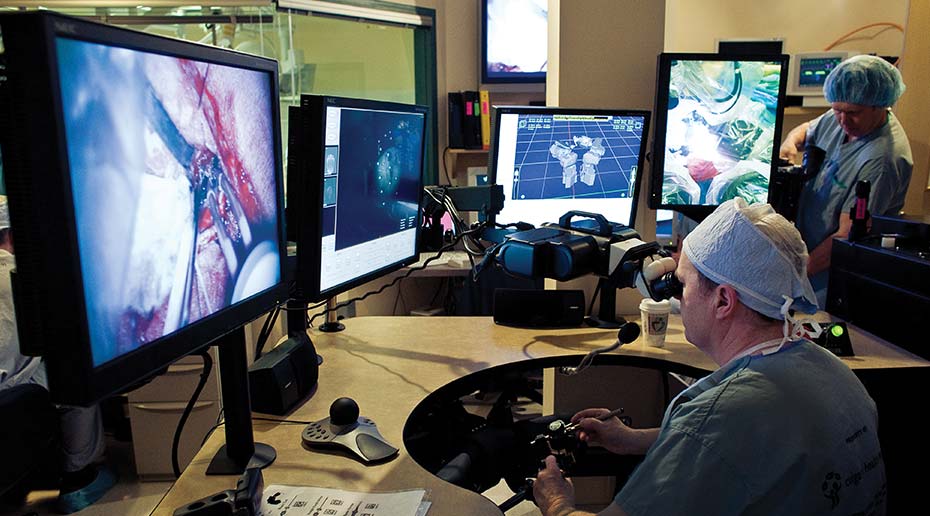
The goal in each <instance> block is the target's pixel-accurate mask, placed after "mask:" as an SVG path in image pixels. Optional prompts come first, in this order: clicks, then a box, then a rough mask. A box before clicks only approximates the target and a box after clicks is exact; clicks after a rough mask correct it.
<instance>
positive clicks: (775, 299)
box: [533, 198, 887, 516]
mask: <svg viewBox="0 0 930 516" xmlns="http://www.w3.org/2000/svg"><path fill="white" fill-rule="evenodd" d="M807 259H808V256H807V249H806V247H805V244H804V242H803V241H802V240H801V236H800V235H799V234H798V231H797V229H795V227H794V226H793V225H792V224H791V223H790V222H788V221H787V220H786V219H785V218H784V217H782V216H781V215H778V214H777V213H775V212H774V210H773V209H772V207H771V206H769V205H768V204H761V205H759V204H757V205H753V206H747V205H746V202H745V201H744V200H743V199H739V198H737V199H734V200H731V201H727V202H725V203H723V204H722V205H720V207H719V208H717V210H716V211H714V213H712V214H711V215H710V216H709V217H708V218H707V219H705V220H704V221H703V222H702V223H701V224H699V225H698V226H697V228H695V230H694V231H692V232H691V233H690V234H689V235H688V236H687V237H686V238H685V240H684V242H683V243H682V254H681V258H680V260H679V262H678V268H677V270H676V271H675V274H676V276H677V277H678V279H679V280H680V281H681V282H682V284H683V286H684V289H683V291H682V295H681V320H682V323H683V324H684V327H685V337H686V338H687V339H688V341H689V342H691V343H693V344H694V345H695V346H697V347H698V348H699V349H700V350H701V351H703V352H704V353H706V354H707V355H708V356H709V357H710V358H712V359H713V360H714V362H716V363H717V364H720V368H719V369H717V370H716V371H714V372H713V373H712V374H710V375H709V376H707V377H705V378H703V379H701V380H699V381H698V382H696V383H694V384H692V385H691V386H690V387H689V388H687V389H686V390H685V391H683V392H682V393H681V394H680V395H679V396H678V397H676V398H675V399H674V400H673V401H672V403H671V405H670V406H669V408H668V409H667V410H666V412H665V417H664V418H663V420H662V425H661V426H660V427H659V428H643V429H640V428H632V427H629V426H626V425H624V424H623V423H622V422H621V421H620V420H619V419H617V418H616V417H612V418H609V419H606V420H604V421H601V420H599V419H598V418H599V417H602V416H604V415H605V414H606V413H607V409H587V410H583V411H581V412H579V413H578V414H575V416H574V417H573V418H572V421H573V422H577V423H578V425H579V427H580V429H581V431H580V432H579V434H578V436H579V437H580V438H581V439H582V440H583V441H587V442H588V443H589V444H593V445H599V446H603V447H604V448H606V449H607V450H609V451H611V452H614V453H617V454H636V455H639V454H645V458H644V459H643V462H642V463H641V464H640V465H639V466H638V467H637V469H636V470H635V471H634V472H633V474H632V475H631V476H630V478H629V480H628V481H627V482H626V484H625V485H624V486H623V489H622V490H621V491H620V492H619V493H618V494H617V496H616V497H615V498H614V501H613V503H611V504H610V505H609V506H608V507H607V508H606V509H604V510H603V511H602V512H600V513H599V514H602V515H609V516H618V515H625V514H629V515H647V514H653V515H661V516H668V515H674V514H713V515H715V516H723V515H756V514H757V515H766V516H771V515H785V516H787V515H791V516H795V515H799V514H874V515H883V514H885V505H886V503H885V499H886V493H887V488H886V476H885V467H884V462H883V460H882V453H881V448H880V445H879V441H878V415H877V412H876V407H875V402H874V401H873V400H872V399H871V398H870V397H869V395H868V393H867V392H866V390H865V387H863V386H862V383H860V382H859V380H858V379H857V378H856V376H855V375H854V374H853V372H852V371H851V370H850V369H849V367H847V366H846V364H844V363H843V362H842V361H840V359H838V358H837V357H835V356H834V355H833V354H831V353H830V352H829V351H827V350H825V349H823V348H821V347H820V346H818V345H816V344H814V343H813V342H811V341H809V340H807V339H806V330H805V329H804V328H803V327H802V321H799V320H797V319H795V317H794V315H793V314H792V310H796V311H800V312H805V313H814V312H815V311H816V308H817V307H816V305H815V299H814V293H813V290H812V289H811V286H810V282H809V281H808V279H807V270H806V269H807ZM533 494H534V497H535V500H536V503H537V504H538V505H539V508H540V510H541V511H542V513H543V514H544V515H546V516H551V515H558V516H566V515H581V514H588V513H585V512H583V511H578V510H577V509H575V507H574V505H575V502H574V489H573V487H572V484H571V481H570V480H568V479H566V478H565V477H564V476H563V475H562V472H561V471H559V468H558V466H557V464H556V461H555V457H552V456H550V457H547V458H546V467H545V469H543V470H541V471H540V472H539V474H538V476H537V478H536V483H535V484H534V486H533Z"/></svg>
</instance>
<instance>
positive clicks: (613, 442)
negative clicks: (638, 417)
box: [572, 408, 659, 455]
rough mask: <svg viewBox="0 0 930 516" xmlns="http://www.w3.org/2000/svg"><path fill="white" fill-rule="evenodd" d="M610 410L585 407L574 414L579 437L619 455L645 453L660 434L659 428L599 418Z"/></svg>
mask: <svg viewBox="0 0 930 516" xmlns="http://www.w3.org/2000/svg"><path fill="white" fill-rule="evenodd" d="M608 412H610V411H609V410H607V409H605V408H591V409H585V410H582V411H581V412H578V413H577V414H575V415H574V416H572V423H578V438H579V439H581V440H582V441H584V442H586V443H588V444H590V445H593V446H601V447H603V448H605V449H606V450H607V451H610V452H612V453H616V454H619V455H643V454H645V453H646V450H648V449H649V447H650V446H652V443H653V442H655V440H656V437H657V436H658V434H659V431H658V429H657V428H650V429H643V430H640V429H635V428H630V427H628V426H626V425H624V424H623V423H622V422H621V421H620V419H619V418H617V417H616V416H615V417H611V418H608V419H607V420H605V421H601V420H600V419H599V418H601V417H603V416H604V415H605V414H607V413H608Z"/></svg>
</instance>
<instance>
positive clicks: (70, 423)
mask: <svg viewBox="0 0 930 516" xmlns="http://www.w3.org/2000/svg"><path fill="white" fill-rule="evenodd" d="M15 267H16V260H15V258H14V256H13V236H12V234H11V233H10V212H9V209H8V207H7V201H6V197H5V196H0V389H9V388H11V387H15V386H17V385H23V384H30V383H33V384H38V385H41V386H42V387H45V388H46V389H47V388H48V381H47V379H46V376H45V364H44V363H43V362H42V359H41V358H40V357H27V356H23V355H21V354H20V353H19V337H18V334H17V332H16V317H15V315H14V311H13V291H12V289H11V285H10V270H12V269H14V268H15ZM58 414H59V421H60V441H61V448H62V449H61V469H62V479H61V486H60V493H59V495H58V500H57V507H56V508H57V509H58V511H59V512H62V513H64V514H70V513H72V512H76V511H79V510H81V509H83V508H85V507H87V506H88V505H90V504H92V503H94V502H96V501H97V500H99V499H100V497H102V496H103V495H104V493H106V492H107V491H108V490H109V489H110V488H111V487H113V485H114V484H115V483H116V477H115V475H114V474H113V472H112V471H110V470H109V469H108V468H106V467H105V466H101V465H97V461H98V460H100V458H101V456H102V455H103V451H104V440H103V420H102V419H101V415H100V409H99V407H98V406H97V405H94V406H92V407H64V406H62V407H58ZM3 424H6V423H5V422H4V423H3Z"/></svg>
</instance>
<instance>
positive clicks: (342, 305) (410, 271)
mask: <svg viewBox="0 0 930 516" xmlns="http://www.w3.org/2000/svg"><path fill="white" fill-rule="evenodd" d="M483 229H484V226H483V225H480V226H477V227H475V228H473V229H470V230H468V231H466V232H464V233H459V234H458V235H456V237H455V240H453V241H452V242H450V243H448V244H446V245H444V246H442V247H440V248H439V251H437V252H436V254H435V255H433V256H430V257H429V258H427V259H426V261H424V262H423V264H422V265H420V266H418V267H411V268H409V269H407V272H406V273H405V274H402V275H400V276H397V277H396V278H394V280H393V281H391V282H390V283H386V284H384V285H382V286H381V288H379V289H378V290H372V291H369V292H366V293H365V294H363V295H361V296H358V297H355V298H352V299H349V300H347V301H343V302H342V303H339V304H337V305H335V306H333V307H332V308H327V309H326V310H323V311H322V312H319V313H317V314H314V316H313V317H311V318H310V325H312V324H313V320H314V319H316V318H317V317H320V316H325V315H326V314H327V313H329V312H331V311H333V310H339V309H340V308H345V307H346V306H349V305H351V304H352V303H355V302H357V301H361V300H363V299H365V298H367V297H369V296H373V295H376V294H380V293H382V292H384V291H385V290H386V289H388V288H390V287H393V286H394V285H396V284H397V283H398V282H399V281H401V280H403V279H404V278H407V277H409V276H410V275H411V274H413V273H414V272H416V271H421V270H423V269H425V268H426V267H428V266H429V264H430V263H432V262H433V261H434V260H437V259H438V258H439V257H440V256H442V253H444V252H446V251H448V250H450V249H452V248H454V247H455V246H456V245H457V244H458V243H459V241H461V240H462V239H463V238H465V237H466V236H470V235H473V234H475V233H478V232H480V231H482V230H483Z"/></svg>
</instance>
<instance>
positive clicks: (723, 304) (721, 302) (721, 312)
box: [714, 285, 739, 320]
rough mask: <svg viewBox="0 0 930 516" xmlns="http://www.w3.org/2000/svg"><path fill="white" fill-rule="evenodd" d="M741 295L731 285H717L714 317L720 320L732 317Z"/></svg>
mask: <svg viewBox="0 0 930 516" xmlns="http://www.w3.org/2000/svg"><path fill="white" fill-rule="evenodd" d="M738 298H739V294H737V292H736V290H735V289H734V288H733V287H731V286H730V285H717V288H715V289H714V316H715V317H716V318H717V319H718V320H719V319H726V318H728V317H731V316H732V315H733V314H734V313H735V311H736V306H737V299H738Z"/></svg>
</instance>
